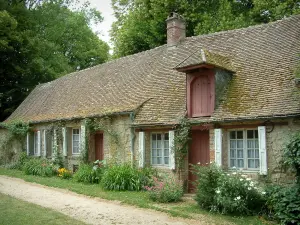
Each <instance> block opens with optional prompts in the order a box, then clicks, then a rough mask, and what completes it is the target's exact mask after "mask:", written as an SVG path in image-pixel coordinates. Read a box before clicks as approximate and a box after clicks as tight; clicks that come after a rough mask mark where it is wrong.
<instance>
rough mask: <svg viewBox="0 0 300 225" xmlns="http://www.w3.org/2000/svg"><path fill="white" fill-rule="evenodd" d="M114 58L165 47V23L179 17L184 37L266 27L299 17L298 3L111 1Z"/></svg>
mask: <svg viewBox="0 0 300 225" xmlns="http://www.w3.org/2000/svg"><path fill="white" fill-rule="evenodd" d="M112 5H113V9H114V14H115V17H116V18H117V21H116V22H114V23H113V26H112V30H111V36H112V41H113V43H114V57H116V58H117V57H121V56H125V55H129V54H134V53H137V52H140V51H144V50H148V49H151V48H154V47H156V46H160V45H162V44H165V43H166V24H165V20H166V18H167V16H168V14H169V13H170V12H177V13H179V14H181V15H182V16H183V17H184V18H185V20H186V24H187V36H194V35H200V34H207V33H212V32H217V31H222V30H231V29H237V28H242V27H247V26H250V25H255V24H261V23H268V22H271V21H275V20H279V19H282V18H284V17H288V16H290V15H293V14H299V13H300V2H299V0H112Z"/></svg>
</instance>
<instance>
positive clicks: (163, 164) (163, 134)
mask: <svg viewBox="0 0 300 225" xmlns="http://www.w3.org/2000/svg"><path fill="white" fill-rule="evenodd" d="M153 134H156V135H157V134H161V135H162V156H161V157H162V162H163V163H162V164H153V162H152V135H153ZM166 134H168V135H169V133H168V132H152V133H150V152H151V154H150V157H151V166H153V167H170V156H171V155H170V146H169V161H168V162H169V163H168V164H165V151H164V150H165V148H164V142H165V139H164V136H165V135H166ZM169 139H170V137H169ZM169 139H168V143H169Z"/></svg>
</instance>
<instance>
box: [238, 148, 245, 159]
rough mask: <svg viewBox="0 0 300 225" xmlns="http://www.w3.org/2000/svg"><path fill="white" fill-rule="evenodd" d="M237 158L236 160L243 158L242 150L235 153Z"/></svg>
mask: <svg viewBox="0 0 300 225" xmlns="http://www.w3.org/2000/svg"><path fill="white" fill-rule="evenodd" d="M237 157H238V158H243V157H244V153H243V149H242V150H238V151H237Z"/></svg>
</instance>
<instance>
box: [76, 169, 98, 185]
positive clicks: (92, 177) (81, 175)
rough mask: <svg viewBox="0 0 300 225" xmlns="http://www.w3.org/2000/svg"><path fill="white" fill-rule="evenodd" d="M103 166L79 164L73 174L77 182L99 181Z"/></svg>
mask: <svg viewBox="0 0 300 225" xmlns="http://www.w3.org/2000/svg"><path fill="white" fill-rule="evenodd" d="M103 170H104V167H99V166H97V165H96V166H93V165H89V164H80V166H79V168H78V170H77V171H76V173H75V174H74V179H75V180H76V181H77V182H83V183H91V184H93V183H97V184H98V183H99V182H100V180H101V177H102V174H103Z"/></svg>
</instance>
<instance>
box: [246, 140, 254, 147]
mask: <svg viewBox="0 0 300 225" xmlns="http://www.w3.org/2000/svg"><path fill="white" fill-rule="evenodd" d="M254 144H255V141H254V140H248V141H247V148H255V146H254Z"/></svg>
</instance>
